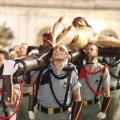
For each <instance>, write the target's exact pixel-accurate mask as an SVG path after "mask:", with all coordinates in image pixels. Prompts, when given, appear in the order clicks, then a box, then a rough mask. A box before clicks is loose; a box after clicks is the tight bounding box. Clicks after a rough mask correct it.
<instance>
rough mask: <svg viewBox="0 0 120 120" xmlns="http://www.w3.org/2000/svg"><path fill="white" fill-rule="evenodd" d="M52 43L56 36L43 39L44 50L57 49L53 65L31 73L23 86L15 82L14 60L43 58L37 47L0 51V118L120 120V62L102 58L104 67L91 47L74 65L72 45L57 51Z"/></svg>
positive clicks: (88, 47) (87, 46)
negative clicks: (40, 56)
mask: <svg viewBox="0 0 120 120" xmlns="http://www.w3.org/2000/svg"><path fill="white" fill-rule="evenodd" d="M48 35H49V36H48ZM48 38H49V39H48ZM51 39H52V37H51V34H47V33H45V34H43V37H42V40H43V45H41V46H39V49H40V47H41V48H42V47H43V46H51V47H52V48H53V50H52V55H51V59H50V62H49V64H48V65H46V66H45V67H43V68H42V69H37V70H31V71H29V73H26V79H27V80H22V81H20V82H14V75H15V74H17V71H18V70H19V64H16V61H15V60H16V59H18V58H19V59H21V58H24V57H26V56H31V55H36V54H37V55H38V54H40V51H38V50H37V48H38V46H29V45H28V44H27V43H21V45H20V46H15V47H14V48H11V49H9V52H7V51H5V50H2V49H1V50H0V74H1V79H0V119H11V120H32V119H34V120H102V119H103V120H117V112H118V108H119V106H120V80H119V78H120V62H119V59H117V58H115V57H113V58H103V60H102V61H101V62H99V60H98V56H99V54H98V51H99V49H98V47H97V46H96V45H95V44H93V43H88V44H87V45H86V46H85V47H84V48H83V49H82V50H83V53H84V57H83V58H82V59H81V57H79V58H78V59H80V60H78V59H77V60H76V61H74V63H71V62H69V60H68V56H69V49H68V48H67V46H66V45H64V44H63V43H58V44H56V45H54V46H52V41H51ZM34 58H35V59H36V57H34ZM27 59H29V57H27ZM78 61H81V63H82V64H81V63H79V62H78ZM78 66H79V67H78ZM26 81H27V82H26ZM32 95H33V96H32ZM21 98H22V99H21ZM13 113H15V114H13ZM11 115H12V116H11Z"/></svg>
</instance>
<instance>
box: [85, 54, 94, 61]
mask: <svg viewBox="0 0 120 120" xmlns="http://www.w3.org/2000/svg"><path fill="white" fill-rule="evenodd" d="M95 58H96V56H90V55H85V60H86V61H89V62H91V61H93V60H94V59H95Z"/></svg>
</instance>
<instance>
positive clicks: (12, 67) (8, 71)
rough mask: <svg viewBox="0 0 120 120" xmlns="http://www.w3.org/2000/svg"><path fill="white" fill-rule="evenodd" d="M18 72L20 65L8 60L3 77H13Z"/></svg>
mask: <svg viewBox="0 0 120 120" xmlns="http://www.w3.org/2000/svg"><path fill="white" fill-rule="evenodd" d="M17 70H18V64H15V61H13V60H6V61H5V63H4V67H3V74H2V75H13V74H14V73H15V72H16V71H17Z"/></svg>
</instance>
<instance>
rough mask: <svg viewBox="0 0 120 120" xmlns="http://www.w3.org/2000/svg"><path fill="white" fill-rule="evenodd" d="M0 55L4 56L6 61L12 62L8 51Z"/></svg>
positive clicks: (2, 51)
mask: <svg viewBox="0 0 120 120" xmlns="http://www.w3.org/2000/svg"><path fill="white" fill-rule="evenodd" d="M0 53H1V54H3V55H4V58H5V60H10V56H9V54H8V52H7V51H6V50H1V49H0Z"/></svg>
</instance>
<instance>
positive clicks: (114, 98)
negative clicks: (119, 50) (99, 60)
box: [103, 57, 120, 120]
mask: <svg viewBox="0 0 120 120" xmlns="http://www.w3.org/2000/svg"><path fill="white" fill-rule="evenodd" d="M103 62H104V63H105V64H107V65H108V66H109V71H110V76H111V80H110V94H111V102H110V105H109V108H108V112H107V115H106V119H104V120H117V119H118V115H117V113H118V110H119V107H120V106H119V105H120V59H118V58H116V57H106V58H103Z"/></svg>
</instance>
